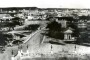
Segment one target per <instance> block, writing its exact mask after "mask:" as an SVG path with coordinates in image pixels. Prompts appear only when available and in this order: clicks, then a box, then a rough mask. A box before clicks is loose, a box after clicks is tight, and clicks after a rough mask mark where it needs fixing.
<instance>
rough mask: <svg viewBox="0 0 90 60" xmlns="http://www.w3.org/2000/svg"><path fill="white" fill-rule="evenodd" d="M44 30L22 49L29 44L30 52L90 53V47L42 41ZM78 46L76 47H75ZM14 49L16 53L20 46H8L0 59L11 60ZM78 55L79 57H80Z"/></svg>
mask: <svg viewBox="0 0 90 60" xmlns="http://www.w3.org/2000/svg"><path fill="white" fill-rule="evenodd" d="M42 32H43V31H40V32H38V33H37V34H35V35H34V36H33V37H32V38H31V39H30V40H29V41H28V42H27V43H25V44H24V45H23V48H22V50H23V51H26V50H27V48H26V46H27V45H28V50H29V52H34V53H42V54H48V53H52V54H55V53H56V54H57V56H58V54H64V55H65V54H66V55H67V54H72V53H74V54H77V55H79V56H81V55H85V54H90V47H87V46H81V45H75V44H65V45H60V44H59V45H57V44H50V43H41V42H42V40H43V35H42V34H41V33H42ZM75 46H76V49H75ZM12 50H13V51H14V54H17V51H18V47H17V46H14V47H7V48H6V51H5V52H4V53H3V54H0V60H11V52H12ZM79 56H78V57H79Z"/></svg>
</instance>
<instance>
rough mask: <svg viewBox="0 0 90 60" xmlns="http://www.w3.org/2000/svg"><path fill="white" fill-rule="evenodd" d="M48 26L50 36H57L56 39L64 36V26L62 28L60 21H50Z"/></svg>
mask: <svg viewBox="0 0 90 60" xmlns="http://www.w3.org/2000/svg"><path fill="white" fill-rule="evenodd" d="M46 28H48V29H49V30H48V33H47V35H48V36H49V37H52V38H56V39H63V38H64V34H63V32H62V31H63V28H61V24H59V23H58V22H56V21H53V22H51V23H49V24H48V25H47V27H46Z"/></svg>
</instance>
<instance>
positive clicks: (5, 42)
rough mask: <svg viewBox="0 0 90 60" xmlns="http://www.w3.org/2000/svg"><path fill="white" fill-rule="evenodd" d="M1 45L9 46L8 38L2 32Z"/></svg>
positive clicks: (0, 33) (0, 36)
mask: <svg viewBox="0 0 90 60" xmlns="http://www.w3.org/2000/svg"><path fill="white" fill-rule="evenodd" d="M0 45H1V46H5V45H7V38H6V37H4V34H3V33H2V32H0Z"/></svg>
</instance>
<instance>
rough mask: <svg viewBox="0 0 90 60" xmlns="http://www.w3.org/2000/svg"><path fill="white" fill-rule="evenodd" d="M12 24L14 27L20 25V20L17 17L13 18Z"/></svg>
mask: <svg viewBox="0 0 90 60" xmlns="http://www.w3.org/2000/svg"><path fill="white" fill-rule="evenodd" d="M12 23H13V24H14V25H20V18H19V17H15V18H13V19H12Z"/></svg>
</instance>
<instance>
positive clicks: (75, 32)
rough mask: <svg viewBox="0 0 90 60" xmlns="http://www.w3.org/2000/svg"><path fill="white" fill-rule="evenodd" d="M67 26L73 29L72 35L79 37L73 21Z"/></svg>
mask: <svg viewBox="0 0 90 60" xmlns="http://www.w3.org/2000/svg"><path fill="white" fill-rule="evenodd" d="M67 27H71V28H72V29H73V34H72V36H74V37H79V35H80V32H79V28H78V27H77V26H76V25H75V24H74V23H69V24H68V25H67Z"/></svg>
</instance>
